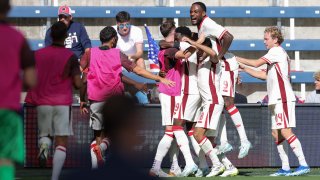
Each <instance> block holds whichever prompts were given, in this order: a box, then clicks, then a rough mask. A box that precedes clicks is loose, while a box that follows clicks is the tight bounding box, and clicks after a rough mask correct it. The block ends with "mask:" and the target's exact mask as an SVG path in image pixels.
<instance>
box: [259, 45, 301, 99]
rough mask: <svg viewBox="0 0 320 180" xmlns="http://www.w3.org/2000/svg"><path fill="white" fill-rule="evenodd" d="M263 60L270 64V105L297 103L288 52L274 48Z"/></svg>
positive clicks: (268, 76)
mask: <svg viewBox="0 0 320 180" xmlns="http://www.w3.org/2000/svg"><path fill="white" fill-rule="evenodd" d="M262 59H263V60H265V61H266V62H267V64H268V68H267V91H268V96H269V103H268V104H269V105H270V104H277V103H283V102H290V101H296V98H295V96H294V93H293V90H292V87H291V84H290V75H289V73H290V58H289V56H288V54H287V52H286V51H285V50H284V49H283V48H282V47H280V46H278V47H273V48H271V49H270V50H269V51H268V53H267V54H266V55H264V56H263V57H262Z"/></svg>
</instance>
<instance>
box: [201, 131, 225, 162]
mask: <svg viewBox="0 0 320 180" xmlns="http://www.w3.org/2000/svg"><path fill="white" fill-rule="evenodd" d="M199 145H200V147H201V149H202V150H203V152H204V153H205V154H206V156H208V157H209V158H210V159H211V161H212V165H216V164H220V161H219V158H218V156H217V149H216V148H213V146H212V144H211V142H210V141H209V140H208V138H207V137H204V138H203V139H202V140H201V141H200V143H199Z"/></svg>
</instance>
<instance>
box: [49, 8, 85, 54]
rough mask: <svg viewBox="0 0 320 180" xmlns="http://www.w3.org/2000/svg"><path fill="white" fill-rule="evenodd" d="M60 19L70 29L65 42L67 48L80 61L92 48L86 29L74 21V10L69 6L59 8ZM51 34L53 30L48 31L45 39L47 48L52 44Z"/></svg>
mask: <svg viewBox="0 0 320 180" xmlns="http://www.w3.org/2000/svg"><path fill="white" fill-rule="evenodd" d="M58 18H59V21H61V22H63V23H65V24H66V25H67V27H68V32H67V33H68V36H67V38H66V39H65V41H64V45H65V47H66V48H69V49H71V51H72V52H73V53H74V54H75V55H76V56H77V58H78V59H80V58H81V56H82V55H83V54H84V52H85V51H86V50H88V49H89V48H91V41H90V39H89V37H88V34H87V31H86V29H85V27H84V26H83V25H82V24H81V23H78V22H74V21H73V20H72V10H71V8H70V7H69V6H67V5H64V6H61V7H59V10H58ZM50 33H51V28H49V29H48V31H47V33H46V37H45V39H44V41H45V45H46V46H50V45H51V44H52V38H51V37H50Z"/></svg>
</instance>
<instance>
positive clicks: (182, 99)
mask: <svg viewBox="0 0 320 180" xmlns="http://www.w3.org/2000/svg"><path fill="white" fill-rule="evenodd" d="M177 99H178V101H177V102H176V105H175V107H178V108H175V109H174V113H173V119H181V120H187V121H191V122H196V120H197V119H198V118H199V115H200V110H199V109H200V107H201V96H200V95H199V94H183V95H182V96H179V98H177Z"/></svg>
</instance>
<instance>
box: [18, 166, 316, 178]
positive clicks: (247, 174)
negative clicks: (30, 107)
mask: <svg viewBox="0 0 320 180" xmlns="http://www.w3.org/2000/svg"><path fill="white" fill-rule="evenodd" d="M70 171H72V170H70V169H64V170H63V173H68V172H70ZM239 171H240V174H239V175H238V176H235V177H226V178H222V177H214V178H215V179H236V180H242V179H258V180H264V179H268V180H278V179H280V180H286V179H289V178H293V179H308V180H319V179H320V168H312V169H311V173H310V174H308V175H306V176H298V177H269V176H268V175H269V174H271V173H273V172H275V171H276V169H271V168H253V169H247V168H243V169H239ZM50 175H51V169H49V168H48V169H39V168H17V173H16V179H19V180H49V179H50ZM62 175H63V174H62ZM169 179H172V180H175V179H177V180H183V179H188V180H192V179H194V180H195V179H197V180H199V179H207V178H196V177H184V178H175V177H173V178H169Z"/></svg>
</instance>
